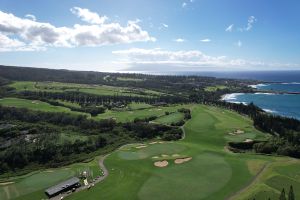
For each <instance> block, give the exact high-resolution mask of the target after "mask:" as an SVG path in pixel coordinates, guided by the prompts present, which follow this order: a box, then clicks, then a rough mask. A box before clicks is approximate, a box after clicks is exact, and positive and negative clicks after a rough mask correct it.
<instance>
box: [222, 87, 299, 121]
mask: <svg viewBox="0 0 300 200" xmlns="http://www.w3.org/2000/svg"><path fill="white" fill-rule="evenodd" d="M284 85H286V86H284ZM266 86H267V88H264V87H266ZM249 87H251V88H253V92H251V93H230V94H224V95H222V96H221V99H220V100H221V101H226V102H230V103H236V104H240V103H242V104H245V105H247V104H249V103H250V102H253V103H254V104H256V105H257V106H259V107H260V108H261V109H263V110H264V111H265V112H267V113H270V114H274V115H279V116H283V117H289V118H295V119H298V120H300V114H299V113H300V107H299V104H297V102H299V101H300V99H299V97H300V82H290V83H287V82H281V83H278V82H276V83H269V82H268V83H259V84H257V85H249Z"/></svg>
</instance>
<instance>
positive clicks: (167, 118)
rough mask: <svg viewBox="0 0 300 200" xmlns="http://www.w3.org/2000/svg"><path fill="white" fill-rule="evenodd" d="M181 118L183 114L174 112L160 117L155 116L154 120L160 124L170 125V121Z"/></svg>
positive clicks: (174, 121) (173, 121) (177, 120)
mask: <svg viewBox="0 0 300 200" xmlns="http://www.w3.org/2000/svg"><path fill="white" fill-rule="evenodd" d="M183 119H184V114H183V113H181V112H174V113H171V114H169V115H164V116H161V117H159V118H157V119H156V120H154V121H155V122H157V123H160V124H166V125H170V124H172V123H176V122H179V121H181V120H183Z"/></svg>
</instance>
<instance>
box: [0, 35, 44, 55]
mask: <svg viewBox="0 0 300 200" xmlns="http://www.w3.org/2000/svg"><path fill="white" fill-rule="evenodd" d="M41 50H45V49H44V48H43V47H38V46H35V45H26V44H25V43H24V42H22V41H20V40H18V39H11V38H9V37H7V36H6V35H4V34H1V33H0V52H9V51H41Z"/></svg>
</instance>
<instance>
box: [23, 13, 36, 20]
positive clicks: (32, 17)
mask: <svg viewBox="0 0 300 200" xmlns="http://www.w3.org/2000/svg"><path fill="white" fill-rule="evenodd" d="M25 17H27V18H28V19H31V20H33V21H36V17H35V16H34V15H32V14H27V15H25Z"/></svg>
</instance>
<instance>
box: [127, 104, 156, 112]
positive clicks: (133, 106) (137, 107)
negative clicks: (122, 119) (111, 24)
mask: <svg viewBox="0 0 300 200" xmlns="http://www.w3.org/2000/svg"><path fill="white" fill-rule="evenodd" d="M127 107H128V109H129V110H142V109H146V108H152V107H153V106H152V105H150V104H147V103H130V104H129V105H128V106H127Z"/></svg>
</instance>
